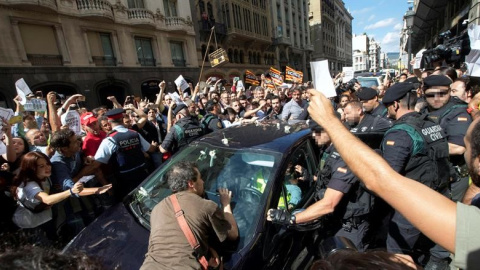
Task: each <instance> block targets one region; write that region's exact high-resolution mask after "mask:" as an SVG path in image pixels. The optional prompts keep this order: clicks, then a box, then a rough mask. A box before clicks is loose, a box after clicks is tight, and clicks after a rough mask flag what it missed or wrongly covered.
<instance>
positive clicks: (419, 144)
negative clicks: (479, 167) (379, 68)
mask: <svg viewBox="0 0 480 270" xmlns="http://www.w3.org/2000/svg"><path fill="white" fill-rule="evenodd" d="M415 90H416V87H415V85H414V84H412V83H407V82H403V83H397V84H395V85H393V86H392V87H391V88H390V89H389V90H388V91H387V92H386V94H385V96H384V97H383V103H384V104H385V106H387V109H388V114H389V117H390V118H392V119H396V121H395V123H394V125H393V127H392V128H391V129H389V130H388V131H387V132H386V133H385V136H384V138H383V141H382V145H381V148H382V154H383V157H384V158H385V160H386V161H387V162H388V163H389V164H390V166H391V167H392V168H393V169H394V170H395V171H397V172H398V173H400V174H402V175H404V176H405V177H408V178H410V179H414V180H416V181H418V182H420V183H422V184H424V185H426V186H428V187H430V188H432V189H433V190H436V191H438V192H440V193H442V194H446V193H447V190H448V188H447V187H448V182H449V180H450V169H449V161H448V144H447V140H446V136H445V133H444V132H443V130H442V128H441V127H440V125H439V124H437V123H435V122H434V121H433V120H431V119H429V118H428V116H427V115H425V114H423V115H422V114H420V113H418V112H416V111H415V104H416V101H417V95H416V92H415ZM387 181H388V180H387ZM419 236H420V231H419V230H418V229H416V228H415V227H414V226H413V225H412V224H411V223H410V222H409V221H408V220H407V219H406V218H405V217H403V216H402V215H401V214H400V213H399V212H398V211H395V212H394V214H393V216H392V218H391V220H390V225H389V232H388V236H387V250H388V251H389V252H393V253H410V254H411V255H413V254H412V251H413V247H414V245H415V243H416V242H417V240H418V237H419Z"/></svg>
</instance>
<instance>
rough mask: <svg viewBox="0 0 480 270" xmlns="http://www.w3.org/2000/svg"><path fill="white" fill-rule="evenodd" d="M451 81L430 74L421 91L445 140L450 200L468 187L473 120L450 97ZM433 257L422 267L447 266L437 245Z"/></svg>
mask: <svg viewBox="0 0 480 270" xmlns="http://www.w3.org/2000/svg"><path fill="white" fill-rule="evenodd" d="M451 84H452V81H451V80H450V78H449V77H447V76H444V75H430V76H428V77H426V78H425V79H423V92H424V95H425V100H426V102H427V107H426V108H425V110H424V112H425V113H428V115H429V117H430V118H432V119H433V120H434V121H436V122H437V123H439V124H440V126H441V127H442V129H443V130H444V131H445V134H446V137H447V141H448V152H449V155H450V163H451V164H450V165H451V172H450V176H451V178H450V179H451V182H450V196H451V198H452V200H453V201H461V199H462V198H463V195H464V194H465V192H466V190H467V188H468V179H469V177H468V169H467V166H466V163H465V159H464V157H463V154H464V153H465V150H466V148H465V142H464V137H465V135H466V133H467V129H468V127H469V126H470V123H471V122H472V118H471V116H470V115H469V114H468V112H467V103H465V102H464V101H462V100H460V99H458V98H457V97H451V96H450V91H451V90H450V85H451ZM430 253H431V254H432V256H431V257H430V261H429V262H428V264H427V265H426V267H425V269H444V268H445V269H446V268H447V266H448V263H449V261H450V259H449V255H450V254H449V253H448V252H447V251H446V250H445V249H443V248H442V247H440V246H438V245H436V246H435V247H433V248H432V249H431V250H430Z"/></svg>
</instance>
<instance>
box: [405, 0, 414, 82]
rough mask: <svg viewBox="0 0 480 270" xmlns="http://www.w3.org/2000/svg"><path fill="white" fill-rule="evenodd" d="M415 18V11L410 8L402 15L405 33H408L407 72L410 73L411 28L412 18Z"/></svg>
mask: <svg viewBox="0 0 480 270" xmlns="http://www.w3.org/2000/svg"><path fill="white" fill-rule="evenodd" d="M414 18H415V11H413V10H412V8H410V9H409V10H407V12H406V13H405V16H403V19H404V20H405V24H406V26H407V35H408V40H407V42H408V44H407V46H408V49H407V50H408V72H410V73H412V64H410V61H411V60H412V33H413V31H412V28H413V20H414Z"/></svg>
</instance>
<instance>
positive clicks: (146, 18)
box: [127, 8, 155, 27]
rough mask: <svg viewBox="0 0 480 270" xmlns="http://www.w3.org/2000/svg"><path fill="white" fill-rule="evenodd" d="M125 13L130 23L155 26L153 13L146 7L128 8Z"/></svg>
mask: <svg viewBox="0 0 480 270" xmlns="http://www.w3.org/2000/svg"><path fill="white" fill-rule="evenodd" d="M127 15H128V20H129V22H130V23H131V24H135V25H143V26H151V27H155V15H154V14H153V12H151V11H150V10H148V9H144V8H129V9H128V11H127Z"/></svg>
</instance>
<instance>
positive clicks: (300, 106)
mask: <svg viewBox="0 0 480 270" xmlns="http://www.w3.org/2000/svg"><path fill="white" fill-rule="evenodd" d="M307 106H308V102H307V101H306V100H303V99H302V91H301V90H300V89H298V88H296V89H295V90H293V93H292V100H290V101H289V102H288V103H287V104H285V106H283V111H282V120H306V118H305V119H300V118H299V117H300V115H304V116H307V114H305V113H304V111H305V110H307Z"/></svg>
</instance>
